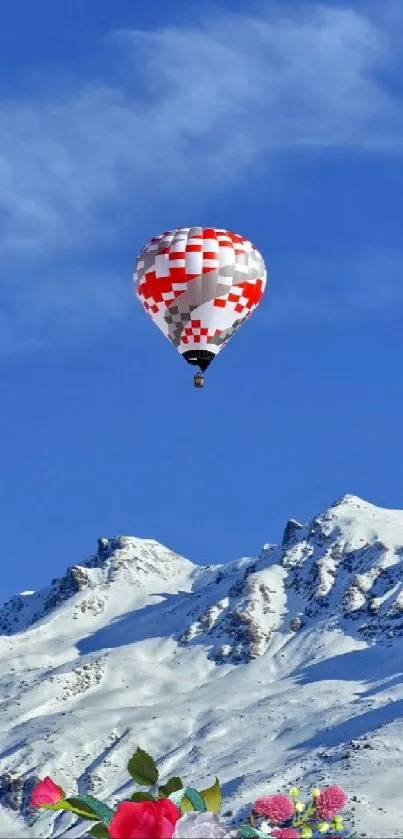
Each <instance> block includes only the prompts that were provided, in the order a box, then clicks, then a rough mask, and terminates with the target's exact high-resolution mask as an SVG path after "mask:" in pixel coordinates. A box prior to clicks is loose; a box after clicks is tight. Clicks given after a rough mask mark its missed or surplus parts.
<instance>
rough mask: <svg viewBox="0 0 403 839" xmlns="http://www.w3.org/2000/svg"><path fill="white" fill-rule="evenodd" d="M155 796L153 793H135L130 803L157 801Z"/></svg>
mask: <svg viewBox="0 0 403 839" xmlns="http://www.w3.org/2000/svg"><path fill="white" fill-rule="evenodd" d="M156 800H157V799H156V797H155V795H151V792H134V793H133V795H132V797H131V799H130V801H156Z"/></svg>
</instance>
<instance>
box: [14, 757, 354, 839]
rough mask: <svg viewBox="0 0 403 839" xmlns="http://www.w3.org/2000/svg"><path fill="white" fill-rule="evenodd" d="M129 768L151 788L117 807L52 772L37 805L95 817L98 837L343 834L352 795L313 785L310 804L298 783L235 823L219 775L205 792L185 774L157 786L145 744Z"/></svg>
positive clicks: (261, 838)
mask: <svg viewBox="0 0 403 839" xmlns="http://www.w3.org/2000/svg"><path fill="white" fill-rule="evenodd" d="M127 769H128V772H129V775H130V777H131V778H132V779H133V780H134V781H135V782H136V783H137V784H138V785H139V786H140V787H148V788H149V789H148V792H140V791H135V792H133V794H132V795H131V797H130V798H129V800H127V801H122V802H121V803H120V804H118V805H117V807H116V808H115V809H114V810H113V809H112V808H111V807H109V806H108V805H107V804H105V803H104V802H103V801H99V800H98V799H97V798H94V797H93V796H92V795H75V796H70V797H68V798H66V796H65V793H64V790H63V789H62V788H61V787H60V786H58V785H57V784H55V783H54V781H52V779H51V778H50V777H46V778H45V779H44V780H42V781H39V782H38V783H37V784H36V785H35V787H34V788H33V790H32V793H31V806H32V807H36V808H43V809H46V810H67V811H70V812H72V813H75V814H76V815H77V816H79V817H80V818H82V819H86V820H88V821H92V822H94V824H93V826H92V827H91V828H90V829H89V831H88V835H89V836H93V837H95V839H253V837H258V839H268V837H269V836H272V837H275V839H313V837H317V836H326V837H328V839H342V834H343V830H344V828H343V819H342V816H340V811H341V810H342V809H343V807H344V806H345V804H346V803H347V796H346V794H345V793H344V792H343V790H342V789H341V788H340V787H338V786H330V787H327V788H326V789H324V790H322V791H321V790H319V789H313V790H312V793H311V800H310V802H309V804H308V805H305V804H304V803H303V802H302V801H300V800H299V795H300V792H299V790H298V789H297V788H296V787H292V788H291V789H290V790H289V793H288V794H286V795H283V794H279V795H268V796H265V797H262V798H258V799H257V801H255V803H254V804H253V806H252V808H251V812H250V814H249V817H248V819H247V821H246V822H245V823H243V824H240V825H238V826H236V827H230V826H229V825H228V824H226V823H225V822H224V821H222V820H221V819H220V818H219V815H218V814H219V813H220V810H221V803H222V797H221V790H220V783H219V780H218V778H216V779H215V782H214V784H213V785H212V786H211V787H209V788H208V789H204V790H201V791H200V792H198V791H197V790H196V789H195V788H194V787H187V786H185V785H184V784H183V783H182V781H181V779H180V778H179V777H173V778H170V779H169V780H168V781H167V782H166V783H165V784H161V785H159V786H157V782H158V777H159V773H158V769H157V767H156V765H155V762H154V760H153V758H152V757H151V756H150V755H149V754H147V752H145V751H144V750H143V749H141V748H137V750H136V751H135V753H134V755H133V756H132V757H131V758H130V760H129V762H128V764H127ZM349 839H353V837H349Z"/></svg>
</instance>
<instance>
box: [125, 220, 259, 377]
mask: <svg viewBox="0 0 403 839" xmlns="http://www.w3.org/2000/svg"><path fill="white" fill-rule="evenodd" d="M266 278H267V274H266V268H265V264H264V261H263V258H262V256H261V254H260V253H259V251H258V250H257V249H256V248H255V247H254V245H252V243H251V242H249V241H248V239H244V238H243V236H239V235H237V234H236V233H231V232H230V231H229V230H222V229H218V228H212V227H211V228H206V227H205V228H203V227H180V228H177V229H175V230H168V231H165V233H161V234H160V235H159V236H154V237H153V238H152V239H150V241H149V242H148V243H147V244H146V245H145V246H144V248H143V249H142V250H141V252H140V254H139V256H138V257H137V261H136V268H135V273H134V282H135V287H136V293H137V297H138V299H139V300H140V303H141V304H142V306H143V307H144V309H145V311H146V312H147V314H149V315H150V317H151V318H152V320H153V321H154V323H155V324H156V325H157V326H158V327H159V329H160V330H161V332H163V333H164V335H165V336H166V337H167V338H168V339H169V340H170V341H171V342H172V343H173V344H174V346H175V347H176V349H177V350H178V352H179V353H180V354H181V355H182V356H183V358H184V359H185V361H187V362H188V363H189V364H197V365H198V366H199V367H200V368H201V369H202V370H205V369H206V367H207V366H208V365H209V364H210V362H211V361H212V360H213V359H214V357H215V356H216V355H217V354H218V353H219V352H220V350H221V349H222V348H223V347H224V346H225V344H226V343H227V342H228V341H229V340H230V338H232V336H233V334H234V333H235V332H236V330H237V329H238V328H239V327H240V326H241V325H242V323H243V322H244V321H245V320H246V319H247V318H248V317H249V316H250V315H251V314H252V312H253V311H254V310H255V309H256V307H257V306H258V304H259V303H260V300H261V299H262V296H263V292H264V289H265V286H266Z"/></svg>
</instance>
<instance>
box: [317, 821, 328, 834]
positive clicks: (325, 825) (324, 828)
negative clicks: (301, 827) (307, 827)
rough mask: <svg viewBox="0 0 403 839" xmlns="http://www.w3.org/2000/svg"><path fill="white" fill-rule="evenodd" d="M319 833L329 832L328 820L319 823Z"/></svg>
mask: <svg viewBox="0 0 403 839" xmlns="http://www.w3.org/2000/svg"><path fill="white" fill-rule="evenodd" d="M317 827H318V830H319V833H327V831H328V830H330V824H328V822H319V824H318V826H317Z"/></svg>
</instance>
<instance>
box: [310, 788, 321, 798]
mask: <svg viewBox="0 0 403 839" xmlns="http://www.w3.org/2000/svg"><path fill="white" fill-rule="evenodd" d="M319 796H320V789H319V788H318V787H314V788H313V790H312V798H319Z"/></svg>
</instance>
